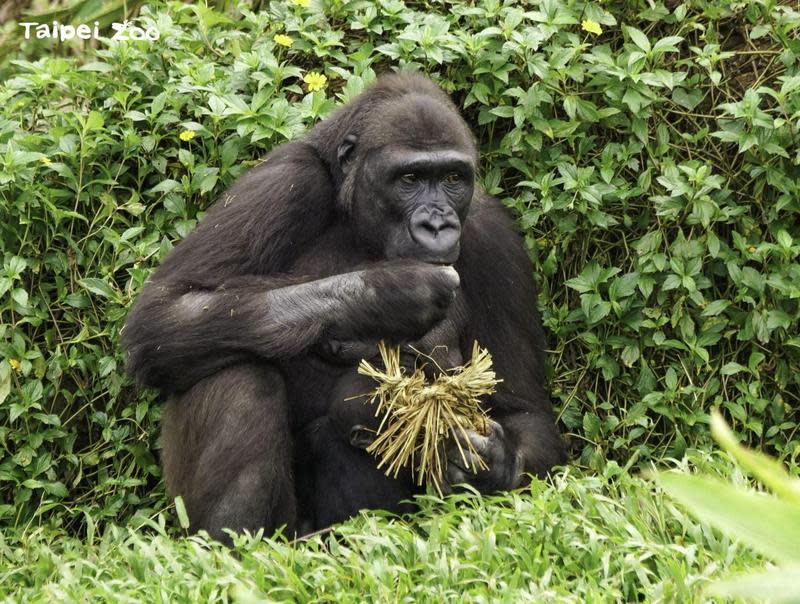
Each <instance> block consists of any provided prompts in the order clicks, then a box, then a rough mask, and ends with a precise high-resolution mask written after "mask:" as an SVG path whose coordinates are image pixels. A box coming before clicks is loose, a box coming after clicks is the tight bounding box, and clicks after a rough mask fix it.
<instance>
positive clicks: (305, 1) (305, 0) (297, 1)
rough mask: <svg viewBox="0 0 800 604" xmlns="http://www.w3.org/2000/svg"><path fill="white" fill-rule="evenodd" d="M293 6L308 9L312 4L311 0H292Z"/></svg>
mask: <svg viewBox="0 0 800 604" xmlns="http://www.w3.org/2000/svg"><path fill="white" fill-rule="evenodd" d="M292 4H294V5H295V6H302V7H303V8H306V7H307V6H308V5H309V4H311V0H292Z"/></svg>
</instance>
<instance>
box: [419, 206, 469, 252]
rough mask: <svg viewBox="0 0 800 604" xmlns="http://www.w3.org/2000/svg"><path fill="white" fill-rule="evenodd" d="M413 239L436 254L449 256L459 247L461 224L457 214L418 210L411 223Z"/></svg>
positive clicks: (426, 209) (425, 209)
mask: <svg viewBox="0 0 800 604" xmlns="http://www.w3.org/2000/svg"><path fill="white" fill-rule="evenodd" d="M408 230H409V232H410V233H411V237H412V239H414V241H415V242H416V243H417V244H419V245H420V246H422V247H424V248H425V249H426V250H427V251H429V252H432V253H434V254H442V255H445V254H448V253H449V252H451V251H452V250H453V249H454V248H456V246H457V245H458V240H459V238H460V237H461V223H460V222H459V220H458V216H456V214H455V212H452V211H444V212H443V211H441V210H438V209H429V208H418V209H417V210H416V211H415V212H414V213H413V214H412V215H411V221H410V223H409V229H408Z"/></svg>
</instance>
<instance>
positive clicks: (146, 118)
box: [0, 0, 800, 528]
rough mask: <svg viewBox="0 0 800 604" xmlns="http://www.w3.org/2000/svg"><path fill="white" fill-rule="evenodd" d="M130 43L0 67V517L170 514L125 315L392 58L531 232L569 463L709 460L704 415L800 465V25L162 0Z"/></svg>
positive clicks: (759, 14) (436, 6)
mask: <svg viewBox="0 0 800 604" xmlns="http://www.w3.org/2000/svg"><path fill="white" fill-rule="evenodd" d="M140 23H141V24H142V25H144V26H145V27H151V26H152V27H156V28H157V29H158V31H159V32H160V39H159V40H158V41H157V42H152V43H151V42H126V43H110V42H108V43H107V42H103V43H101V44H99V47H98V48H97V49H92V48H87V49H85V50H84V51H83V52H78V53H74V52H68V51H67V49H65V48H63V47H61V46H58V45H57V44H56V43H55V42H54V43H53V44H52V45H51V46H46V45H45V43H44V42H43V41H36V42H28V43H25V45H23V47H22V48H21V50H20V52H19V53H18V55H17V58H16V59H15V60H13V61H11V62H10V63H8V64H7V65H6V66H5V69H4V71H5V72H6V73H9V72H10V73H13V74H14V75H13V77H10V78H9V79H7V80H6V81H5V82H4V83H2V84H0V106H1V107H2V108H3V109H2V114H0V197H1V198H2V206H1V207H0V242H2V256H3V257H2V262H3V266H2V272H0V313H2V314H1V315H0V355H2V357H3V360H2V361H0V402H2V405H1V406H0V447H1V450H2V452H3V455H2V457H1V458H0V493H2V495H1V496H0V497H1V499H0V519H1V520H0V521H1V522H3V523H6V524H13V525H20V526H21V525H26V524H27V523H42V522H51V523H58V524H65V525H67V526H68V527H73V528H74V527H75V526H78V525H81V522H82V521H81V519H82V518H83V517H84V516H87V515H88V516H91V517H92V518H93V519H95V520H97V521H102V520H103V519H104V518H115V519H124V518H127V517H129V516H130V515H131V514H132V513H134V512H135V511H138V513H139V515H146V514H149V513H151V512H152V511H153V510H154V509H157V508H159V507H161V506H162V505H163V503H164V502H163V492H162V490H161V489H160V488H158V486H157V485H158V479H159V470H158V467H157V451H156V449H157V445H156V433H157V420H158V416H159V413H160V403H159V402H158V401H157V400H156V398H155V397H154V395H153V394H152V393H137V392H135V391H134V389H133V388H132V387H131V384H130V381H129V380H128V379H127V378H125V377H124V376H123V374H122V365H123V359H122V357H121V355H120V352H119V350H118V348H117V345H116V342H117V337H118V334H119V330H120V328H121V326H122V324H123V321H124V317H125V314H126V312H127V309H128V308H129V306H130V304H131V300H132V299H133V297H134V296H135V294H136V292H137V291H138V290H139V288H140V287H141V285H142V282H143V281H144V279H145V278H146V276H147V275H148V273H149V271H150V270H151V269H152V268H153V267H154V266H156V265H157V264H158V262H159V260H160V259H161V258H163V256H164V255H165V254H166V253H167V252H168V251H169V249H170V248H171V247H172V245H173V244H174V243H175V242H176V241H177V240H179V239H180V238H181V237H183V236H185V235H186V234H187V233H188V232H189V231H190V230H191V229H192V228H193V226H194V225H195V224H196V221H197V220H198V219H199V218H200V217H201V216H202V213H203V211H204V210H205V209H206V208H207V207H208V206H209V205H210V203H211V202H212V201H213V199H214V197H215V195H217V194H218V193H219V192H220V191H222V190H223V189H224V188H225V187H226V186H227V185H229V184H230V183H231V182H232V181H233V180H234V179H235V178H236V177H237V176H238V175H239V174H241V173H242V171H243V170H244V169H246V168H247V167H248V166H249V165H252V163H253V161H254V160H255V158H257V157H259V156H261V155H263V154H264V153H266V152H267V151H268V150H269V149H271V148H273V147H274V146H276V145H278V144H280V143H282V142H284V141H285V140H287V139H291V138H294V137H297V136H299V135H300V134H301V133H302V132H303V131H304V130H305V129H306V128H308V127H309V126H310V125H311V124H313V123H314V122H315V121H317V120H318V119H320V118H321V117H323V116H324V115H325V114H327V113H328V112H329V111H331V110H332V109H333V108H334V106H335V105H336V104H338V103H341V102H346V101H347V100H348V99H350V98H352V97H353V96H354V95H356V94H358V93H359V92H360V91H361V90H362V89H363V87H364V86H365V85H367V84H368V83H369V82H370V81H372V80H373V79H374V77H375V74H376V73H379V72H381V71H385V70H388V69H390V68H396V67H402V68H411V69H419V70H423V71H425V72H427V73H430V74H431V75H433V77H434V78H435V79H436V80H437V81H439V82H440V83H441V85H442V86H443V87H444V88H445V89H446V90H447V91H448V92H450V93H451V94H452V95H453V98H454V99H455V101H456V102H457V103H458V104H459V105H460V106H461V107H462V108H463V110H464V114H465V116H466V118H467V120H468V121H469V122H470V123H471V124H472V125H473V127H474V131H475V134H476V136H477V138H478V140H479V143H480V145H481V149H482V156H483V174H482V175H481V179H482V183H483V186H484V187H485V188H486V189H487V190H488V191H489V192H490V193H492V194H495V195H498V196H500V197H501V198H503V199H504V200H505V202H506V203H507V205H508V206H509V207H510V208H511V209H512V210H513V211H514V212H515V213H516V215H517V216H518V217H519V220H520V224H521V226H522V228H523V229H524V230H525V233H526V239H527V242H528V245H529V248H530V256H531V259H532V263H533V270H534V272H535V274H536V275H537V278H538V279H539V283H540V286H541V290H542V295H541V306H542V313H543V318H544V322H545V325H546V327H547V328H548V330H549V332H550V334H551V345H552V354H551V360H552V368H551V375H552V382H553V387H554V397H555V399H556V404H557V406H558V409H559V411H560V414H559V416H560V420H561V423H562V427H563V428H564V430H565V432H567V433H569V434H570V435H571V436H572V439H573V445H574V452H575V454H576V457H577V458H578V459H579V460H580V461H581V462H583V463H585V464H588V465H591V466H593V467H597V466H599V465H601V464H602V463H603V461H602V460H603V459H604V458H606V457H611V458H618V459H627V458H629V457H631V456H632V455H633V456H634V459H640V460H646V459H652V458H659V457H662V456H664V455H669V456H680V455H681V454H682V453H683V452H684V450H685V449H686V448H687V447H694V446H698V445H705V444H708V441H709V437H708V433H707V427H706V424H707V422H708V415H707V409H709V408H710V406H711V405H717V406H719V407H720V408H721V409H722V410H723V412H724V413H725V414H726V415H727V416H728V417H729V418H731V420H732V421H733V424H734V426H735V428H736V429H737V431H738V432H739V433H740V436H742V437H743V438H744V439H745V440H746V441H747V442H749V443H751V444H754V445H757V446H767V447H769V448H771V449H772V450H773V451H774V452H776V453H778V454H780V455H796V454H797V453H798V451H799V450H800V436H798V434H797V427H798V412H797V410H796V409H797V408H798V402H799V401H798V385H799V383H798V382H799V379H798V375H800V354H799V353H798V347H800V336H798V333H797V328H796V324H797V320H798V317H799V316H800V309H798V298H799V297H800V285H798V283H800V267H799V266H798V264H797V257H798V254H800V225H798V214H799V213H800V202H798V199H800V198H799V197H798V193H799V192H800V185H799V184H798V183H800V180H798V168H797V164H798V162H800V147H798V145H797V144H796V137H797V133H796V130H797V126H798V115H800V113H798V112H799V111H800V75H799V74H798V58H797V55H798V53H800V42H798V40H797V39H796V36H795V35H794V34H795V33H796V29H797V27H798V26H800V13H798V12H797V11H795V10H794V9H793V8H791V7H790V6H788V5H775V3H773V2H766V3H764V2H758V1H755V0H748V1H737V2H733V1H723V2H717V1H708V2H703V1H698V0H692V1H689V2H683V3H675V2H669V3H662V2H652V3H650V2H648V3H645V2H641V3H630V2H621V1H618V2H607V3H604V4H603V5H602V6H601V5H600V4H596V3H589V2H579V1H573V0H542V1H541V2H537V3H536V4H535V5H534V6H531V7H528V10H525V8H523V7H520V6H518V5H517V3H514V2H510V1H509V2H499V1H491V0H490V1H489V2H482V3H479V5H475V6H472V5H470V4H467V3H461V2H447V1H441V0H440V1H431V2H428V3H417V2H410V1H409V2H406V3H403V2H402V1H401V0H381V1H379V2H359V1H349V0H315V1H314V2H309V1H308V0H292V1H279V2H272V3H269V8H268V12H260V13H252V12H248V11H242V13H241V14H240V13H236V14H234V13H232V12H230V13H224V12H220V11H215V10H213V9H210V8H205V7H202V6H187V5H183V4H179V3H175V2H172V3H167V4H163V5H161V4H158V5H153V6H149V7H144V8H143V9H142V11H141V16H140ZM598 32H599V33H598ZM276 35H278V36H279V37H277V38H276ZM75 54H77V57H75V56H74V55H75ZM320 75H324V76H325V78H324V79H323V78H321V77H319V76H320ZM309 88H315V89H316V90H315V91H312V92H310V91H309Z"/></svg>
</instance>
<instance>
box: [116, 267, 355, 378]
mask: <svg viewBox="0 0 800 604" xmlns="http://www.w3.org/2000/svg"><path fill="white" fill-rule="evenodd" d="M367 298H368V290H367V287H366V285H365V281H364V278H363V275H361V274H359V273H348V274H344V275H337V276H335V277H328V278H325V279H319V280H314V281H308V282H297V281H296V280H289V279H280V278H278V279H275V278H268V277H260V276H249V277H238V278H236V279H231V280H228V281H226V282H225V283H223V284H222V285H221V286H219V287H217V288H214V289H208V288H202V287H198V286H196V285H191V284H186V283H174V282H162V281H158V280H156V281H153V282H151V283H149V284H148V285H147V286H146V287H145V290H144V291H143V292H142V294H141V295H140V296H139V298H138V299H137V301H136V303H135V304H134V307H133V310H132V311H131V313H130V316H129V318H128V321H127V323H126V325H125V329H124V331H123V334H122V344H123V347H124V348H125V350H126V351H127V352H128V355H129V356H128V368H129V370H130V371H131V373H133V374H134V375H135V376H136V377H137V378H138V380H139V381H140V382H141V383H143V384H144V385H147V386H151V387H155V388H159V389H161V390H162V391H164V392H180V391H182V390H185V389H187V388H189V387H191V386H192V385H193V384H195V383H196V382H198V381H199V380H200V379H202V378H204V377H207V376H208V375H211V374H212V373H214V372H216V371H218V370H219V369H221V368H222V367H224V366H226V365H230V364H232V363H235V362H238V361H241V360H242V359H245V358H247V357H261V358H264V359H281V358H287V357H290V356H294V355H297V354H301V353H302V352H304V351H305V350H307V349H308V348H310V347H311V346H312V345H313V344H314V343H315V342H317V341H318V340H319V339H320V337H321V335H322V333H323V332H324V331H325V330H326V329H330V328H333V327H336V328H338V329H344V328H345V327H346V324H347V322H348V321H347V319H352V318H354V317H355V315H356V314H357V312H358V310H359V308H361V307H363V306H364V304H366V302H367Z"/></svg>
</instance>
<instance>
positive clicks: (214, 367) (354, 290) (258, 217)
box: [122, 143, 458, 393]
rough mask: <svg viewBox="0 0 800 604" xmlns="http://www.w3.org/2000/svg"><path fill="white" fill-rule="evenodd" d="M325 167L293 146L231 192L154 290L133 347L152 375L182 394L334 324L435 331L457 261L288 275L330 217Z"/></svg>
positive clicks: (144, 304)
mask: <svg viewBox="0 0 800 604" xmlns="http://www.w3.org/2000/svg"><path fill="white" fill-rule="evenodd" d="M329 179H330V177H329V175H328V174H327V171H326V168H325V166H324V164H323V163H322V162H321V160H320V159H319V157H318V156H317V155H316V152H315V151H314V150H313V149H312V148H310V147H308V146H307V145H304V144H303V143H290V144H288V145H285V146H284V147H281V148H279V149H278V150H277V151H276V152H275V153H273V154H272V155H270V156H269V157H268V159H267V161H266V162H264V163H263V164H261V165H260V166H258V167H257V168H254V169H253V170H251V171H250V172H248V173H247V174H246V175H244V176H243V177H242V178H241V179H239V181H237V183H236V184H235V185H234V186H233V187H232V188H231V189H230V190H228V191H227V192H226V193H225V194H223V196H222V198H221V199H220V200H219V201H218V202H217V204H216V205H215V206H214V208H213V209H212V210H211V211H210V212H209V213H208V215H207V216H206V217H205V219H204V220H203V221H202V222H201V223H200V225H199V226H198V227H197V229H196V230H195V231H194V232H193V233H192V234H190V235H189V236H188V237H187V238H186V239H185V240H184V241H182V242H181V243H180V244H178V245H177V246H176V247H175V249H174V250H173V251H172V252H171V253H170V254H169V256H168V257H167V258H166V259H165V261H164V262H163V263H162V265H161V266H160V267H159V268H158V269H157V270H156V272H155V273H154V275H153V277H152V278H151V279H150V280H149V281H148V283H147V284H146V285H145V287H144V288H143V291H142V293H141V294H140V295H139V297H138V298H137V300H136V302H135V304H134V306H133V309H132V311H131V313H130V315H129V316H128V320H127V322H126V325H125V328H124V330H123V333H122V345H123V347H124V348H125V350H126V351H127V352H128V369H129V371H130V372H131V373H133V374H134V375H135V376H136V377H137V378H138V380H139V382H140V383H142V384H145V385H147V386H152V387H156V388H159V389H161V390H162V391H163V392H167V393H172V392H180V391H183V390H185V389H187V388H189V387H191V386H192V385H193V384H195V383H197V382H198V381H199V380H200V379H202V378H204V377H207V376H209V375H211V374H213V373H215V372H216V371H218V370H219V369H222V368H223V367H226V366H229V365H231V364H234V363H237V362H239V361H241V360H243V359H246V358H248V357H252V356H258V357H261V358H266V359H282V358H286V357H289V356H292V355H294V354H299V353H301V352H303V351H304V350H306V349H308V348H309V347H311V346H313V345H314V344H315V343H316V342H317V341H318V340H319V339H320V337H321V336H322V334H323V333H326V332H330V333H335V334H337V335H338V336H340V337H342V338H345V339H359V338H362V337H370V336H376V335H377V334H381V335H385V337H387V338H391V337H393V336H394V337H398V338H400V337H401V336H406V335H409V334H407V333H406V332H411V335H413V333H414V332H415V331H418V332H419V333H422V332H424V329H425V328H427V327H428V326H429V325H430V324H431V322H432V321H435V320H437V319H438V318H440V316H441V315H440V312H442V311H441V310H440V309H443V308H446V307H447V305H448V304H449V303H450V301H451V299H452V290H453V289H454V288H455V287H457V285H458V276H457V274H456V273H455V271H453V270H452V269H449V268H445V267H434V266H429V265H425V264H423V263H419V262H400V263H376V264H373V265H372V267H370V268H368V269H365V270H361V271H355V272H350V273H345V274H342V275H336V276H333V277H327V278H323V279H316V280H315V279H311V278H305V279H303V278H293V279H287V278H285V277H280V276H277V275H279V274H280V273H283V272H285V271H286V270H287V268H288V267H289V266H290V265H291V262H292V260H293V259H294V257H295V255H296V254H298V253H299V252H300V251H301V250H302V249H304V247H305V246H306V244H307V243H308V242H309V240H311V239H313V238H314V237H317V236H319V234H320V233H321V232H323V231H324V230H325V228H326V227H327V226H328V224H329V221H330V219H331V215H332V213H333V199H334V196H335V193H334V191H333V186H332V185H331V183H330V180H329Z"/></svg>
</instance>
